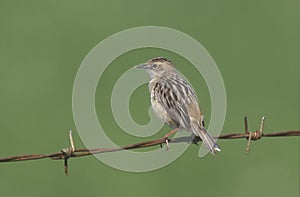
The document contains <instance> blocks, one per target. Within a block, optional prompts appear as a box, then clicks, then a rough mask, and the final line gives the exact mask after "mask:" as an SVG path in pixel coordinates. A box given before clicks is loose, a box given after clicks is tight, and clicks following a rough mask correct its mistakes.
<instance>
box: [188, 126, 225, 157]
mask: <svg viewBox="0 0 300 197" xmlns="http://www.w3.org/2000/svg"><path fill="white" fill-rule="evenodd" d="M193 130H194V133H195V134H196V135H198V136H199V137H200V138H201V139H202V141H203V143H204V144H205V145H206V147H207V148H208V150H209V152H210V153H211V154H213V155H215V154H216V153H217V151H218V152H219V151H221V149H220V147H219V145H218V144H217V143H216V142H215V140H214V138H213V137H211V136H210V135H209V133H208V132H207V131H206V129H205V128H204V127H202V128H197V129H193Z"/></svg>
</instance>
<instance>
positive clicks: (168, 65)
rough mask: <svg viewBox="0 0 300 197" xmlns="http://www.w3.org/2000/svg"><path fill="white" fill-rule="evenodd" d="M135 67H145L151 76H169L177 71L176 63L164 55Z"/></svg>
mask: <svg viewBox="0 0 300 197" xmlns="http://www.w3.org/2000/svg"><path fill="white" fill-rule="evenodd" d="M135 68H142V69H145V70H146V71H147V72H148V73H149V75H150V76H151V78H155V77H162V76H164V77H167V76H169V75H172V74H173V73H175V72H176V70H175V66H174V64H173V63H172V62H171V61H170V60H167V59H166V58H163V57H155V58H152V59H151V60H149V61H148V62H146V63H144V64H140V65H137V66H136V67H135Z"/></svg>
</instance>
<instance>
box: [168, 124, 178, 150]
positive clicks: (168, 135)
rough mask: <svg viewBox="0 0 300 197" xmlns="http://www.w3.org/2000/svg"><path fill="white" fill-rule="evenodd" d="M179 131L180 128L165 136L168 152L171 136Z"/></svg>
mask: <svg viewBox="0 0 300 197" xmlns="http://www.w3.org/2000/svg"><path fill="white" fill-rule="evenodd" d="M178 130H179V128H175V129H173V130H172V131H170V132H169V133H167V134H166V135H165V136H164V140H165V142H166V146H167V150H168V149H169V136H170V135H172V134H174V133H176V132H177V131H178Z"/></svg>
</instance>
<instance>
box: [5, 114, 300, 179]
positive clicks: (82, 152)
mask: <svg viewBox="0 0 300 197" xmlns="http://www.w3.org/2000/svg"><path fill="white" fill-rule="evenodd" d="M264 123H265V117H262V119H261V122H260V128H259V130H256V131H249V130H248V120H247V117H246V116H245V118H244V126H245V131H244V133H232V134H224V135H220V136H218V137H215V139H240V138H245V139H247V146H246V153H247V154H248V153H249V151H250V145H251V141H252V140H259V139H261V138H263V137H288V136H300V130H287V131H278V132H271V133H263V129H264ZM69 140H70V144H71V146H70V147H69V148H64V149H62V150H61V151H59V152H54V153H50V154H30V155H19V156H10V157H3V158H0V162H16V161H28V160H36V159H44V158H50V159H53V160H62V159H63V160H64V171H65V174H66V175H68V159H70V158H72V157H83V156H89V155H93V154H100V153H109V152H116V151H122V150H130V149H139V148H147V147H151V146H156V145H160V146H161V147H162V145H163V144H165V143H166V142H168V143H183V142H187V143H194V144H197V143H198V142H199V141H201V138H200V137H198V136H194V137H193V136H190V137H178V138H172V139H167V140H166V139H165V138H162V139H157V140H150V141H145V142H139V143H136V144H130V145H126V146H122V147H118V148H79V149H75V146H74V141H73V137H72V131H70V132H69Z"/></svg>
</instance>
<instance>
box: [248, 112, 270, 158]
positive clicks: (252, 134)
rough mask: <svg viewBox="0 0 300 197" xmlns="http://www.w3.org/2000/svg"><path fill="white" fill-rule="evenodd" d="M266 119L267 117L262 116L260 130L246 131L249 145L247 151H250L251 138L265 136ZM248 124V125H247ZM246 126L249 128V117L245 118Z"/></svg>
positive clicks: (256, 138) (255, 138)
mask: <svg viewBox="0 0 300 197" xmlns="http://www.w3.org/2000/svg"><path fill="white" fill-rule="evenodd" d="M265 119H266V117H265V116H263V117H262V118H261V121H260V127H259V130H258V131H257V130H256V131H254V132H249V131H245V132H246V133H247V134H248V137H247V139H248V142H247V147H246V153H247V154H249V152H250V146H251V140H254V141H256V140H259V139H261V138H262V137H263V130H264V126H265ZM246 124H247V126H246ZM245 128H247V130H248V123H247V118H246V120H245Z"/></svg>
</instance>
